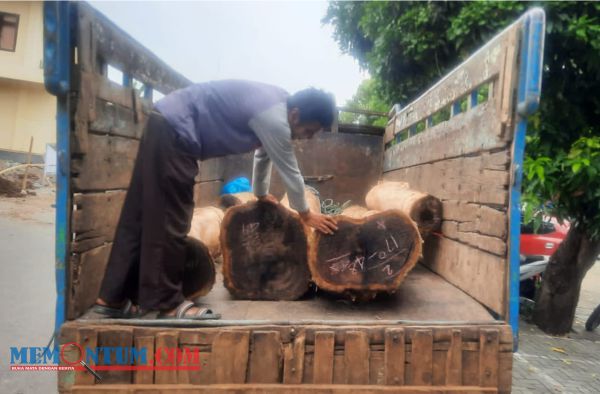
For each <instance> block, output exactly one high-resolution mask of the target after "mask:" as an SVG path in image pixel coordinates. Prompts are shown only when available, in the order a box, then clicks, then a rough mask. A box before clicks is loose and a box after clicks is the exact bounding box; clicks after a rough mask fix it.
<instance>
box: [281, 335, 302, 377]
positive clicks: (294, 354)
mask: <svg viewBox="0 0 600 394" xmlns="http://www.w3.org/2000/svg"><path fill="white" fill-rule="evenodd" d="M305 341H306V334H305V332H304V331H302V332H300V333H299V334H298V335H296V337H295V338H294V340H293V342H291V343H288V344H286V347H284V363H283V383H286V384H300V383H302V375H303V372H304V346H305Z"/></svg>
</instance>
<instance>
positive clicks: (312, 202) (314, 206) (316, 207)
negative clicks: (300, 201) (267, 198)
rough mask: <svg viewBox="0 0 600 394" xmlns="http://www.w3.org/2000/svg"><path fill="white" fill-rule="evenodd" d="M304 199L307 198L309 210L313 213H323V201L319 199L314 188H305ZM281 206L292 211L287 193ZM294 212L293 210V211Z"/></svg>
mask: <svg viewBox="0 0 600 394" xmlns="http://www.w3.org/2000/svg"><path fill="white" fill-rule="evenodd" d="M304 198H306V202H307V203H308V208H309V209H310V211H311V212H313V213H321V199H320V198H319V195H318V193H317V192H316V190H314V189H313V188H309V187H305V188H304ZM281 205H283V206H284V207H286V208H288V209H292V208H291V207H290V200H289V198H288V195H287V193H286V194H284V195H283V198H282V199H281ZM292 210H293V209H292Z"/></svg>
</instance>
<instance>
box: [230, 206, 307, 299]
mask: <svg viewBox="0 0 600 394" xmlns="http://www.w3.org/2000/svg"><path fill="white" fill-rule="evenodd" d="M221 246H222V251H223V277H224V284H225V287H226V288H227V289H228V290H229V292H230V293H231V294H232V295H233V296H234V297H236V298H241V299H249V300H296V299H298V298H300V297H301V296H302V295H303V294H304V293H306V291H307V290H308V288H309V283H310V272H309V270H308V266H307V254H308V251H307V250H308V243H307V232H306V229H305V227H304V225H303V224H302V222H301V220H300V217H299V216H298V214H297V213H295V212H293V211H291V210H289V209H287V208H285V207H284V206H282V205H281V204H273V203H270V202H262V201H256V202H249V203H246V204H244V205H238V206H234V207H231V208H229V209H228V210H227V211H226V213H225V218H224V219H223V224H222V227H221Z"/></svg>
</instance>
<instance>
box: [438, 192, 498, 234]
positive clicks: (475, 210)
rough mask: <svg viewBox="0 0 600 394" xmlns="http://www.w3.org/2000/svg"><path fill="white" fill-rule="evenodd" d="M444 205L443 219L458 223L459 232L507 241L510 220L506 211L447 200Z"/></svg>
mask: <svg viewBox="0 0 600 394" xmlns="http://www.w3.org/2000/svg"><path fill="white" fill-rule="evenodd" d="M442 204H443V219H444V220H451V221H455V222H458V230H459V231H470V232H477V233H480V234H484V235H489V236H492V237H497V238H500V239H506V235H507V231H508V218H507V214H506V212H505V211H502V210H498V209H494V208H491V207H488V206H485V205H479V204H470V203H466V202H462V201H457V200H446V201H443V203H442Z"/></svg>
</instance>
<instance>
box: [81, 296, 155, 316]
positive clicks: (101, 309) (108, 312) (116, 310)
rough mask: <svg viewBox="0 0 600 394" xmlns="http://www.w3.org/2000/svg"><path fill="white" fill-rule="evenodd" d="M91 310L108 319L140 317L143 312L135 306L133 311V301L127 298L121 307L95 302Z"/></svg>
mask: <svg viewBox="0 0 600 394" xmlns="http://www.w3.org/2000/svg"><path fill="white" fill-rule="evenodd" d="M92 312H94V313H97V314H99V315H102V316H105V317H107V318H110V319H131V318H135V317H140V316H142V315H143V314H144V313H143V312H142V310H141V309H140V307H137V310H135V311H134V310H133V303H132V302H131V300H127V302H125V304H124V305H123V306H121V307H113V306H108V305H100V304H95V305H94V306H93V307H92Z"/></svg>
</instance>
